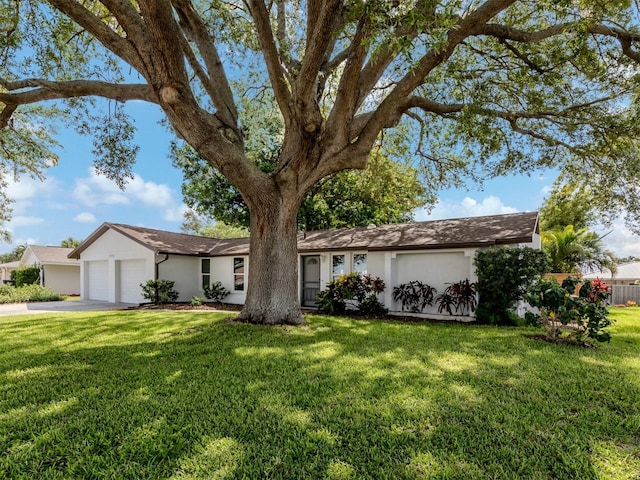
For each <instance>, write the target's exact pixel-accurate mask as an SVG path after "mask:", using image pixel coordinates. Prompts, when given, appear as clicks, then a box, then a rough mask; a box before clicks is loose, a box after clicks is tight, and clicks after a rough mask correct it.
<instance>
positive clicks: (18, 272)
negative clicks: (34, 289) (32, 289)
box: [11, 267, 40, 287]
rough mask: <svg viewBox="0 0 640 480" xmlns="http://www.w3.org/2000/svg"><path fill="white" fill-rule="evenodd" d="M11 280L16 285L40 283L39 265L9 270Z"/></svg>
mask: <svg viewBox="0 0 640 480" xmlns="http://www.w3.org/2000/svg"><path fill="white" fill-rule="evenodd" d="M11 280H13V281H14V283H15V286H16V287H22V286H23V285H34V284H37V283H40V267H22V268H16V269H15V270H13V271H12V272H11Z"/></svg>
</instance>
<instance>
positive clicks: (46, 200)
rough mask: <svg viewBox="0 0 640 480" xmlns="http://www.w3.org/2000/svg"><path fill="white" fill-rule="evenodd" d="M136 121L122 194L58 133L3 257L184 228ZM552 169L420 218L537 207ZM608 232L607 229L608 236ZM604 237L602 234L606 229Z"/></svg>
mask: <svg viewBox="0 0 640 480" xmlns="http://www.w3.org/2000/svg"><path fill="white" fill-rule="evenodd" d="M127 112H128V113H130V114H131V115H132V116H134V118H136V119H137V124H136V126H137V128H138V133H137V136H136V140H137V142H138V144H139V145H140V151H139V154H138V161H137V163H136V165H135V166H134V169H133V171H134V173H135V178H134V180H132V181H130V182H129V184H128V185H127V188H126V189H125V190H124V191H121V190H119V189H118V187H117V186H116V185H115V184H114V183H113V182H112V181H110V180H108V179H106V178H104V177H100V176H97V175H95V174H94V172H93V171H92V168H91V164H92V154H91V149H92V144H91V139H90V138H86V137H81V136H79V135H77V134H76V133H75V131H74V130H73V129H72V128H69V129H64V128H63V127H61V128H60V131H59V137H58V139H59V141H60V142H61V144H62V145H63V148H62V149H60V150H59V151H58V153H59V156H60V162H59V165H57V166H55V167H51V168H50V169H49V170H48V171H47V172H46V180H45V181H44V182H40V181H38V180H32V179H30V178H22V179H20V181H19V182H11V183H10V185H9V190H8V194H9V197H10V198H12V199H13V200H15V204H14V205H13V209H14V212H13V219H12V220H11V222H10V223H9V225H8V227H9V229H10V231H11V232H12V235H13V242H12V243H11V244H0V253H4V252H9V251H11V250H12V249H13V248H14V247H15V245H17V244H23V243H29V244H35V245H59V244H60V241H61V240H64V239H66V238H68V237H74V238H78V239H84V238H86V237H87V236H88V235H89V234H90V233H91V232H93V230H95V229H96V228H97V227H98V226H99V225H100V224H102V223H103V222H115V223H126V224H129V225H137V226H145V227H149V228H159V229H163V230H169V231H180V224H181V222H182V213H183V212H184V209H185V207H184V205H183V203H182V195H181V192H180V185H181V180H182V173H181V171H180V170H178V169H175V168H174V167H173V166H172V165H171V160H170V159H169V158H168V151H169V142H170V136H169V135H168V134H167V133H166V130H165V128H164V127H162V126H160V125H159V124H158V121H159V120H160V118H161V114H160V111H159V109H158V108H157V107H155V106H153V105H149V104H145V103H142V102H135V103H132V104H130V105H127ZM554 179H555V178H554V174H553V172H540V173H539V174H537V175H534V176H531V177H521V176H514V177H509V178H499V179H495V180H492V181H489V182H487V183H486V184H485V186H484V188H483V190H478V189H477V188H471V189H470V190H469V191H466V190H446V191H443V192H442V193H441V195H440V203H438V204H437V205H436V206H435V207H434V208H433V210H432V211H431V213H427V212H426V211H424V210H418V211H416V215H415V218H416V220H429V219H439V218H454V217H465V216H477V215H492V214H497V213H513V212H522V211H533V210H537V209H538V208H539V207H540V205H541V204H542V201H543V199H544V197H545V195H546V194H547V192H548V190H549V188H550V186H551V184H552V183H553V181H554ZM609 230H611V229H608V230H606V231H609ZM603 232H604V230H603ZM605 243H606V245H607V246H608V247H609V248H610V249H611V250H612V251H614V253H615V254H616V255H618V256H628V255H636V256H640V241H639V239H638V237H637V236H634V235H632V234H631V233H630V232H629V231H628V230H627V229H626V228H625V227H624V225H623V223H622V222H618V223H616V224H615V225H614V228H613V231H612V232H611V233H610V234H609V235H607V237H606V238H605Z"/></svg>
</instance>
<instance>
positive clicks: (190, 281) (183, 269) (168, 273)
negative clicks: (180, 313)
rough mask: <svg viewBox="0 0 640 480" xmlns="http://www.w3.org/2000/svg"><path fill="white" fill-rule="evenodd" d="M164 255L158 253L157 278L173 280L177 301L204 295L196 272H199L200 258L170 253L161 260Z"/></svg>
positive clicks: (186, 300) (185, 300)
mask: <svg viewBox="0 0 640 480" xmlns="http://www.w3.org/2000/svg"><path fill="white" fill-rule="evenodd" d="M164 258H165V256H164V255H158V256H157V258H156V262H162V263H159V265H158V279H162V280H173V281H174V282H176V283H175V287H174V288H175V289H176V291H177V292H178V293H179V294H180V297H178V301H179V302H188V301H189V300H191V298H192V297H201V298H203V297H204V294H203V292H202V288H201V286H200V281H199V279H198V276H199V275H198V272H200V259H199V258H197V257H187V256H184V255H171V256H169V258H168V259H167V260H166V261H163V260H164Z"/></svg>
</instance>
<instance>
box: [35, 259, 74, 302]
mask: <svg viewBox="0 0 640 480" xmlns="http://www.w3.org/2000/svg"><path fill="white" fill-rule="evenodd" d="M43 269H44V286H45V287H48V288H50V289H51V291H53V292H55V293H61V294H66V295H77V294H79V293H80V268H79V267H78V266H77V265H44V267H43Z"/></svg>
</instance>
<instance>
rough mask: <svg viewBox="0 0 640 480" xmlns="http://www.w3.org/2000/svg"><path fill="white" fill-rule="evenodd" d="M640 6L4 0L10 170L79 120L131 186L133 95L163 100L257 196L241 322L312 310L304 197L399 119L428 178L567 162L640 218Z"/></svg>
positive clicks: (574, 175)
mask: <svg viewBox="0 0 640 480" xmlns="http://www.w3.org/2000/svg"><path fill="white" fill-rule="evenodd" d="M638 16H639V12H638V7H637V4H636V2H630V1H629V0H538V1H529V0H480V1H475V0H474V1H472V0H407V1H402V2H400V1H397V0H367V1H364V0H306V1H305V0H273V1H271V0H270V1H265V0H246V1H242V2H240V1H237V0H229V1H217V0H216V1H212V2H201V1H198V0H172V1H170V2H169V1H165V2H160V1H157V0H154V1H151V0H139V1H136V2H130V1H127V0H123V1H114V0H102V1H93V2H88V1H84V0H49V1H48V2H44V1H38V0H34V1H31V2H23V1H20V0H6V1H4V2H2V3H0V32H2V34H1V35H0V146H1V148H0V175H1V176H2V177H3V178H8V177H9V176H11V175H16V173H17V174H23V173H24V174H32V175H35V176H38V175H42V173H43V171H44V170H45V168H46V166H48V165H51V164H52V163H55V161H56V160H57V159H56V158H55V156H54V155H53V154H52V153H51V152H52V142H53V141H54V137H53V136H52V135H53V128H52V127H54V126H55V125H58V124H60V123H61V122H63V123H62V124H64V125H73V126H75V127H76V128H77V129H78V131H79V132H81V133H83V134H87V135H92V136H93V137H94V139H95V142H96V143H95V147H94V149H93V155H94V157H95V161H96V167H97V169H98V170H99V171H101V172H103V173H104V174H106V175H107V176H109V177H111V178H114V179H115V180H116V181H118V182H120V183H122V182H123V181H125V180H126V179H127V176H130V175H131V165H132V162H133V161H134V159H135V153H136V146H135V145H134V144H133V135H132V132H133V124H134V122H133V119H130V118H128V117H127V115H126V112H125V110H124V108H123V107H122V104H123V102H127V101H144V102H148V103H152V104H155V105H158V106H159V108H160V109H161V110H162V112H163V113H164V114H165V116H166V119H167V124H168V125H170V127H171V128H172V130H173V131H174V132H175V133H176V134H177V136H179V137H180V138H181V139H183V141H184V142H186V143H187V144H189V145H190V146H191V147H192V148H193V149H194V150H195V151H196V152H197V153H198V155H199V156H200V157H201V158H203V159H205V160H206V161H207V162H208V163H209V164H210V165H212V166H213V167H215V168H216V169H217V170H218V171H219V172H220V173H221V174H222V175H224V176H225V177H226V178H227V179H229V181H230V182H231V183H232V184H233V185H234V186H235V187H236V188H237V189H238V191H239V192H240V193H241V195H242V198H243V199H244V201H245V203H246V205H247V206H248V208H249V212H250V222H251V232H252V235H251V240H250V242H251V247H250V251H251V255H250V263H251V268H250V269H249V274H248V291H247V301H246V303H245V307H244V310H243V312H242V314H241V315H240V319H241V320H246V321H252V322H260V323H282V322H287V323H299V322H301V321H302V315H301V312H300V307H299V299H298V292H297V284H298V273H297V268H298V265H297V258H296V230H297V221H296V220H297V215H298V210H299V208H300V206H301V204H302V202H303V199H304V198H305V195H306V194H307V193H308V192H309V191H310V190H312V189H313V188H314V186H315V185H316V184H317V183H318V182H321V181H323V179H325V178H326V177H330V176H332V175H334V174H336V173H338V172H341V171H344V170H349V169H364V168H366V166H367V164H368V161H369V158H370V152H371V151H372V150H373V149H374V148H375V147H376V146H377V145H378V144H379V142H380V141H381V139H382V141H383V142H384V141H385V139H386V138H387V133H388V132H389V131H390V130H392V129H395V128H397V127H399V126H406V125H407V124H410V125H413V126H414V128H413V129H412V131H414V132H416V137H415V138H414V140H415V146H416V148H415V151H416V153H417V154H418V155H419V156H420V158H421V159H422V164H421V168H422V172H421V175H422V177H423V178H424V179H425V182H426V184H427V186H428V188H437V187H438V186H439V185H441V184H442V183H443V182H447V181H448V182H464V181H465V180H466V179H467V178H486V177H491V176H495V175H505V174H509V173H512V172H532V171H534V170H536V169H539V168H545V167H554V168H558V169H559V170H560V171H561V172H562V173H563V175H565V177H566V178H567V179H568V180H569V182H568V183H576V184H581V183H587V184H589V185H591V186H592V188H593V191H594V192H597V193H598V195H597V196H595V197H594V201H596V202H599V205H601V207H602V210H603V211H607V212H611V213H615V214H616V215H617V214H618V213H619V212H621V211H625V210H626V211H627V212H628V213H629V215H628V220H629V221H630V222H631V225H632V226H634V227H635V228H637V227H638V219H639V218H640V196H638V195H636V194H635V192H636V186H637V185H638V181H639V180H640V169H638V164H640V162H639V161H638V139H639V138H640V118H639V116H640V95H639V94H640V82H639V81H638V79H639V78H640V75H639V74H640V69H639V63H640V52H639V50H638V45H639V44H640V28H639V26H640V21H639V19H638ZM235 77H242V78H243V79H244V82H242V83H241V84H238V83H235V82H234V81H233V80H234V78H235ZM239 85H249V87H243V86H239ZM265 91H268V92H269V93H270V94H271V95H272V96H273V98H274V99H275V102H276V105H277V110H278V111H277V114H278V116H279V117H280V118H281V120H282V124H283V125H284V131H283V134H282V138H281V139H278V144H279V145H281V149H280V154H279V157H278V161H277V165H276V166H275V168H274V169H273V170H272V171H271V172H268V173H267V172H264V171H262V170H261V169H260V168H259V166H258V165H257V164H256V162H255V161H254V160H253V159H251V158H250V157H249V156H248V155H247V152H248V151H250V149H248V148H247V141H248V139H247V138H246V137H245V133H244V125H245V123H247V121H248V119H247V116H246V111H245V110H243V108H242V104H243V103H242V101H241V100H240V99H244V98H247V99H249V100H250V101H251V100H255V101H259V100H260V97H261V95H262V93H263V92H265ZM105 99H106V101H105ZM94 107H96V108H99V109H101V111H99V113H96V110H93V108H94ZM605 196H606V201H605ZM5 212H6V210H5Z"/></svg>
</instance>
